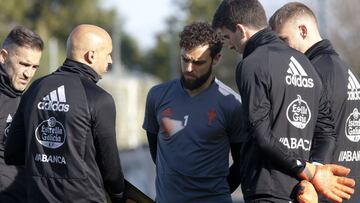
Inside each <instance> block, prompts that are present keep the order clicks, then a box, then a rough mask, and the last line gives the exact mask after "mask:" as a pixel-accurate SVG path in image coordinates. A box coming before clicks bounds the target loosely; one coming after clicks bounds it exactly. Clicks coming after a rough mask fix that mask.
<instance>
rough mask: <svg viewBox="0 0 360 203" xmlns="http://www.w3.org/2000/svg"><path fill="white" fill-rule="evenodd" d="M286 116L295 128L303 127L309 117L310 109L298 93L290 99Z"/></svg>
mask: <svg viewBox="0 0 360 203" xmlns="http://www.w3.org/2000/svg"><path fill="white" fill-rule="evenodd" d="M286 118H287V119H288V121H289V122H290V123H291V124H292V125H293V126H295V127H296V128H300V129H304V128H305V127H306V125H307V124H308V123H309V121H310V119H311V111H310V108H309V106H308V104H307V103H306V101H304V100H302V98H301V96H300V95H297V99H295V100H294V101H292V102H291V103H290V104H289V106H288V108H287V110H286Z"/></svg>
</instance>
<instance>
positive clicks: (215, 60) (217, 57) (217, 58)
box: [213, 53, 221, 65]
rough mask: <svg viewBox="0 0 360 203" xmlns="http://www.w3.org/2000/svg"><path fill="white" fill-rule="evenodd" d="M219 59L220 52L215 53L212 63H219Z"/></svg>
mask: <svg viewBox="0 0 360 203" xmlns="http://www.w3.org/2000/svg"><path fill="white" fill-rule="evenodd" d="M220 59H221V53H218V54H216V56H215V57H214V58H213V65H216V64H217V63H219V61H220Z"/></svg>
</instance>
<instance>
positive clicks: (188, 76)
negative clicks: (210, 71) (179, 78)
mask: <svg viewBox="0 0 360 203" xmlns="http://www.w3.org/2000/svg"><path fill="white" fill-rule="evenodd" d="M184 78H185V80H195V79H196V77H195V76H194V75H189V74H185V75H184Z"/></svg>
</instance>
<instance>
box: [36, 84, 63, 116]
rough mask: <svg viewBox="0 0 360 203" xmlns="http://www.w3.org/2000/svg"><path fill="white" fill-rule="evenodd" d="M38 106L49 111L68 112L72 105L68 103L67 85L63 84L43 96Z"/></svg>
mask: <svg viewBox="0 0 360 203" xmlns="http://www.w3.org/2000/svg"><path fill="white" fill-rule="evenodd" d="M37 108H38V109H40V110H47V111H59V112H68V111H69V109H70V105H69V104H67V103H66V97H65V86H64V85H61V86H60V87H58V88H57V89H56V90H53V91H51V92H50V93H49V94H48V95H46V96H45V97H43V98H42V100H41V101H40V102H39V103H38V105H37Z"/></svg>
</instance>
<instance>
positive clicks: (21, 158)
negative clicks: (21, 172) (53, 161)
mask: <svg viewBox="0 0 360 203" xmlns="http://www.w3.org/2000/svg"><path fill="white" fill-rule="evenodd" d="M21 107H22V102H20V106H19V108H18V110H17V112H16V113H15V116H14V119H13V121H12V123H11V126H10V131H9V135H8V137H7V140H6V143H5V163H6V164H8V165H24V164H25V149H26V137H25V126H24V116H23V109H22V108H21Z"/></svg>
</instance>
